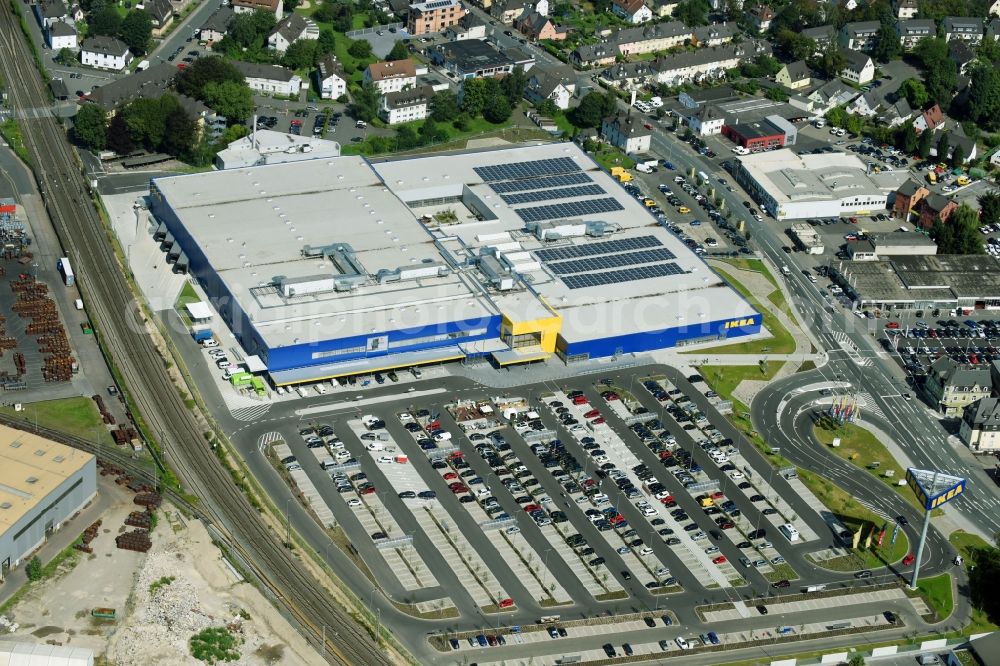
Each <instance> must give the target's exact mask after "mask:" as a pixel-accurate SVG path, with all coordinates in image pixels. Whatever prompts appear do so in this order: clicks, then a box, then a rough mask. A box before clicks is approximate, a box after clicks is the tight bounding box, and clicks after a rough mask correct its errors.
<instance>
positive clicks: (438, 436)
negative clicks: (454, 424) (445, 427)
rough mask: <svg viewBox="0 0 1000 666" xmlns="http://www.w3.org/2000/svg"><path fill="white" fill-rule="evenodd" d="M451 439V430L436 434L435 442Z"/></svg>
mask: <svg viewBox="0 0 1000 666" xmlns="http://www.w3.org/2000/svg"><path fill="white" fill-rule="evenodd" d="M450 439H451V433H450V432H439V433H438V434H436V435H434V441H435V442H447V441H448V440H450Z"/></svg>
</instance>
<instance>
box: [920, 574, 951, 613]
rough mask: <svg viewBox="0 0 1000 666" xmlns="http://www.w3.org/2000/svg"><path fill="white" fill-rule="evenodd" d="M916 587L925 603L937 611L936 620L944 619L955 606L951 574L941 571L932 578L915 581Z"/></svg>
mask: <svg viewBox="0 0 1000 666" xmlns="http://www.w3.org/2000/svg"><path fill="white" fill-rule="evenodd" d="M917 589H918V590H920V592H921V596H922V597H923V598H924V601H926V602H927V605H928V606H930V607H931V609H932V610H933V611H934V612H935V613H937V617H938V620H944V619H945V618H947V617H948V616H950V615H951V612H952V610H954V608H955V600H954V598H953V597H952V593H951V574H948V573H943V574H940V575H938V576H934V577H932V578H923V579H921V580H919V581H917Z"/></svg>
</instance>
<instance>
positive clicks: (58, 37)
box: [45, 21, 77, 51]
mask: <svg viewBox="0 0 1000 666" xmlns="http://www.w3.org/2000/svg"><path fill="white" fill-rule="evenodd" d="M45 41H46V42H47V43H48V45H49V48H50V49H52V50H53V51H60V50H62V49H70V50H71V51H76V47H77V39H76V28H74V27H73V26H71V25H70V24H69V23H66V22H65V21H55V22H53V23H51V24H49V27H48V29H47V30H46V31H45Z"/></svg>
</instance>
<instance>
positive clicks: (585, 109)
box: [569, 92, 605, 128]
mask: <svg viewBox="0 0 1000 666" xmlns="http://www.w3.org/2000/svg"><path fill="white" fill-rule="evenodd" d="M604 108H605V99H604V95H602V94H601V93H599V92H589V93H587V94H586V95H584V97H583V99H581V100H580V104H579V106H577V107H576V108H575V109H573V110H572V111H570V112H569V121H570V122H571V123H573V124H574V125H576V126H577V127H582V128H587V127H600V125H601V121H602V120H604V117H605V115H604Z"/></svg>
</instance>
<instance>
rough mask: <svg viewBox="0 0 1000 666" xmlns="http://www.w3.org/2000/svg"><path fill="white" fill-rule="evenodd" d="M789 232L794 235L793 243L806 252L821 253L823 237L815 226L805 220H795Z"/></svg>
mask: <svg viewBox="0 0 1000 666" xmlns="http://www.w3.org/2000/svg"><path fill="white" fill-rule="evenodd" d="M789 232H790V233H791V234H792V236H794V237H795V243H796V245H798V247H799V249H800V250H802V251H803V252H805V253H806V254H823V249H824V248H823V239H822V238H821V237H820V235H819V232H818V231H816V229H815V228H813V227H812V226H810V225H809V224H806V223H805V222H797V223H795V224H793V225H792V226H791V228H790V229H789Z"/></svg>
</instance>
